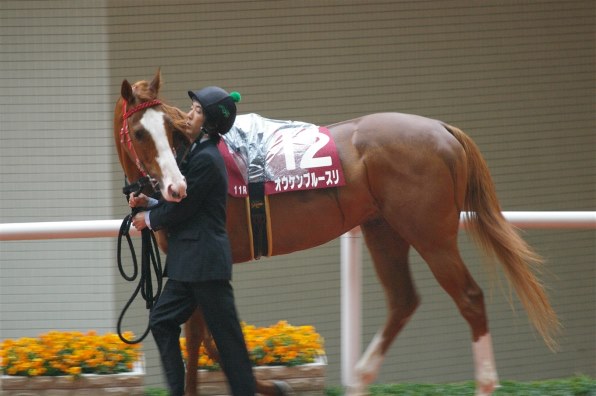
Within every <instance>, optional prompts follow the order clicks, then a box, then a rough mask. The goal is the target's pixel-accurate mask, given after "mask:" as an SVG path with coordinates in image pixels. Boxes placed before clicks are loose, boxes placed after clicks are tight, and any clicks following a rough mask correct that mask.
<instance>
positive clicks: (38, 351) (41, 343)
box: [0, 331, 141, 376]
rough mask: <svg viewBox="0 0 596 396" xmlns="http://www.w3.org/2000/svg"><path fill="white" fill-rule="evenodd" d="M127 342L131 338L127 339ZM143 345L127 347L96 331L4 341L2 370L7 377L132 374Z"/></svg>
mask: <svg viewBox="0 0 596 396" xmlns="http://www.w3.org/2000/svg"><path fill="white" fill-rule="evenodd" d="M125 337H127V338H128V339H130V338H132V336H131V334H130V333H128V334H126V335H125ZM140 347H141V346H140V345H139V344H136V345H128V344H125V343H123V342H122V341H120V339H119V337H118V336H117V335H116V334H113V333H108V334H105V335H103V336H98V335H97V334H96V332H95V331H90V332H88V333H87V334H83V333H81V332H76V331H72V332H60V331H50V332H48V333H45V334H42V335H40V336H39V337H38V338H29V337H23V338H20V339H18V340H10V339H7V340H4V341H3V342H2V343H1V344H0V357H1V358H2V359H1V361H0V369H1V370H2V371H4V373H6V374H8V375H20V376H38V375H52V376H54V375H71V376H78V375H81V374H86V373H96V374H113V373H119V372H126V371H131V368H132V365H133V363H134V362H135V361H137V360H138V359H139V357H140Z"/></svg>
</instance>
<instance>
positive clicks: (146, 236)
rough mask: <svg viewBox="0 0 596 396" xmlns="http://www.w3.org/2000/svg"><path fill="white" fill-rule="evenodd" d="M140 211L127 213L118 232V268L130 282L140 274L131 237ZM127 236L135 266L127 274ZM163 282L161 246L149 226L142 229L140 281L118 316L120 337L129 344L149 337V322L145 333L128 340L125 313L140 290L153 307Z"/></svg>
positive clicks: (147, 305) (149, 305)
mask: <svg viewBox="0 0 596 396" xmlns="http://www.w3.org/2000/svg"><path fill="white" fill-rule="evenodd" d="M136 213H138V210H134V209H133V211H132V213H131V214H129V215H127V216H126V217H125V218H124V220H123V221H122V224H121V226H120V231H119V232H118V252H117V257H118V270H119V271H120V275H122V277H123V278H124V279H125V280H127V281H128V282H133V281H135V280H136V279H137V276H138V274H139V266H138V262H137V256H136V252H135V249H134V245H133V243H132V239H131V237H130V233H129V230H130V226H131V224H132V219H133V217H134V215H135V214H136ZM123 237H125V238H126V242H127V243H128V247H129V249H130V253H131V256H132V266H133V274H132V275H130V276H129V275H127V274H126V272H124V267H123V265H122V238H123ZM152 267H153V270H154V271H155V279H156V281H157V291H156V293H155V294H153V280H152V274H151V268H152ZM162 283H163V271H162V267H161V258H160V256H159V248H158V246H157V241H156V239H155V234H154V233H153V231H151V230H150V229H148V228H145V229H143V230H142V231H141V276H140V278H139V283H138V284H137V287H136V289H135V291H134V292H133V294H132V296H131V297H130V298H129V300H128V302H127V303H126V305H125V306H124V309H122V313H120V317H119V318H118V336H119V337H120V339H121V340H122V341H123V342H125V343H127V344H137V343H139V342H141V341H143V340H144V339H145V337H147V334H149V330H150V329H149V324H147V328H146V329H145V332H144V333H143V335H142V336H141V337H139V338H137V339H134V340H128V339H126V338H125V337H124V335H123V334H122V320H123V318H124V314H125V313H126V311H127V310H128V308H129V307H130V305H131V304H132V302H133V301H134V300H135V298H136V297H137V295H138V294H139V291H140V292H141V296H142V297H143V299H144V300H145V306H146V307H147V309H149V310H150V309H151V308H153V306H154V305H155V303H156V302H157V299H158V298H159V295H160V294H161V290H162Z"/></svg>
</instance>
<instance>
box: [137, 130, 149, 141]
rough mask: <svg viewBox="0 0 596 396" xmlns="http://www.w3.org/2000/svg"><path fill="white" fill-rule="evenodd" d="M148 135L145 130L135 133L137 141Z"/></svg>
mask: <svg viewBox="0 0 596 396" xmlns="http://www.w3.org/2000/svg"><path fill="white" fill-rule="evenodd" d="M146 135H147V132H146V131H145V130H144V129H139V130H138V131H135V139H137V140H143V139H144V138H145V136H146Z"/></svg>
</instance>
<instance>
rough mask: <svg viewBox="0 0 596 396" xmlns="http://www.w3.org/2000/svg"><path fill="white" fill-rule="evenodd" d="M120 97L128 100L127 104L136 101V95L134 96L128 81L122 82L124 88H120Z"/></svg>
mask: <svg viewBox="0 0 596 396" xmlns="http://www.w3.org/2000/svg"><path fill="white" fill-rule="evenodd" d="M120 95H122V97H123V98H124V100H126V101H127V102H129V103H130V102H132V101H134V95H133V94H132V87H131V86H130V83H129V82H128V80H123V81H122V87H121V88H120Z"/></svg>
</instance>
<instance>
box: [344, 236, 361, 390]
mask: <svg viewBox="0 0 596 396" xmlns="http://www.w3.org/2000/svg"><path fill="white" fill-rule="evenodd" d="M360 235H361V234H360V229H359V228H354V229H353V230H351V231H349V232H347V233H345V234H343V235H342V236H341V244H340V245H341V382H342V384H343V385H344V386H351V385H353V381H354V378H355V375H354V368H355V367H356V363H357V362H358V358H359V357H360V345H361V342H362V336H361V332H362V326H361V323H362V307H361V305H362V301H361V295H362V243H361V242H360V239H361V236H360Z"/></svg>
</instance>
